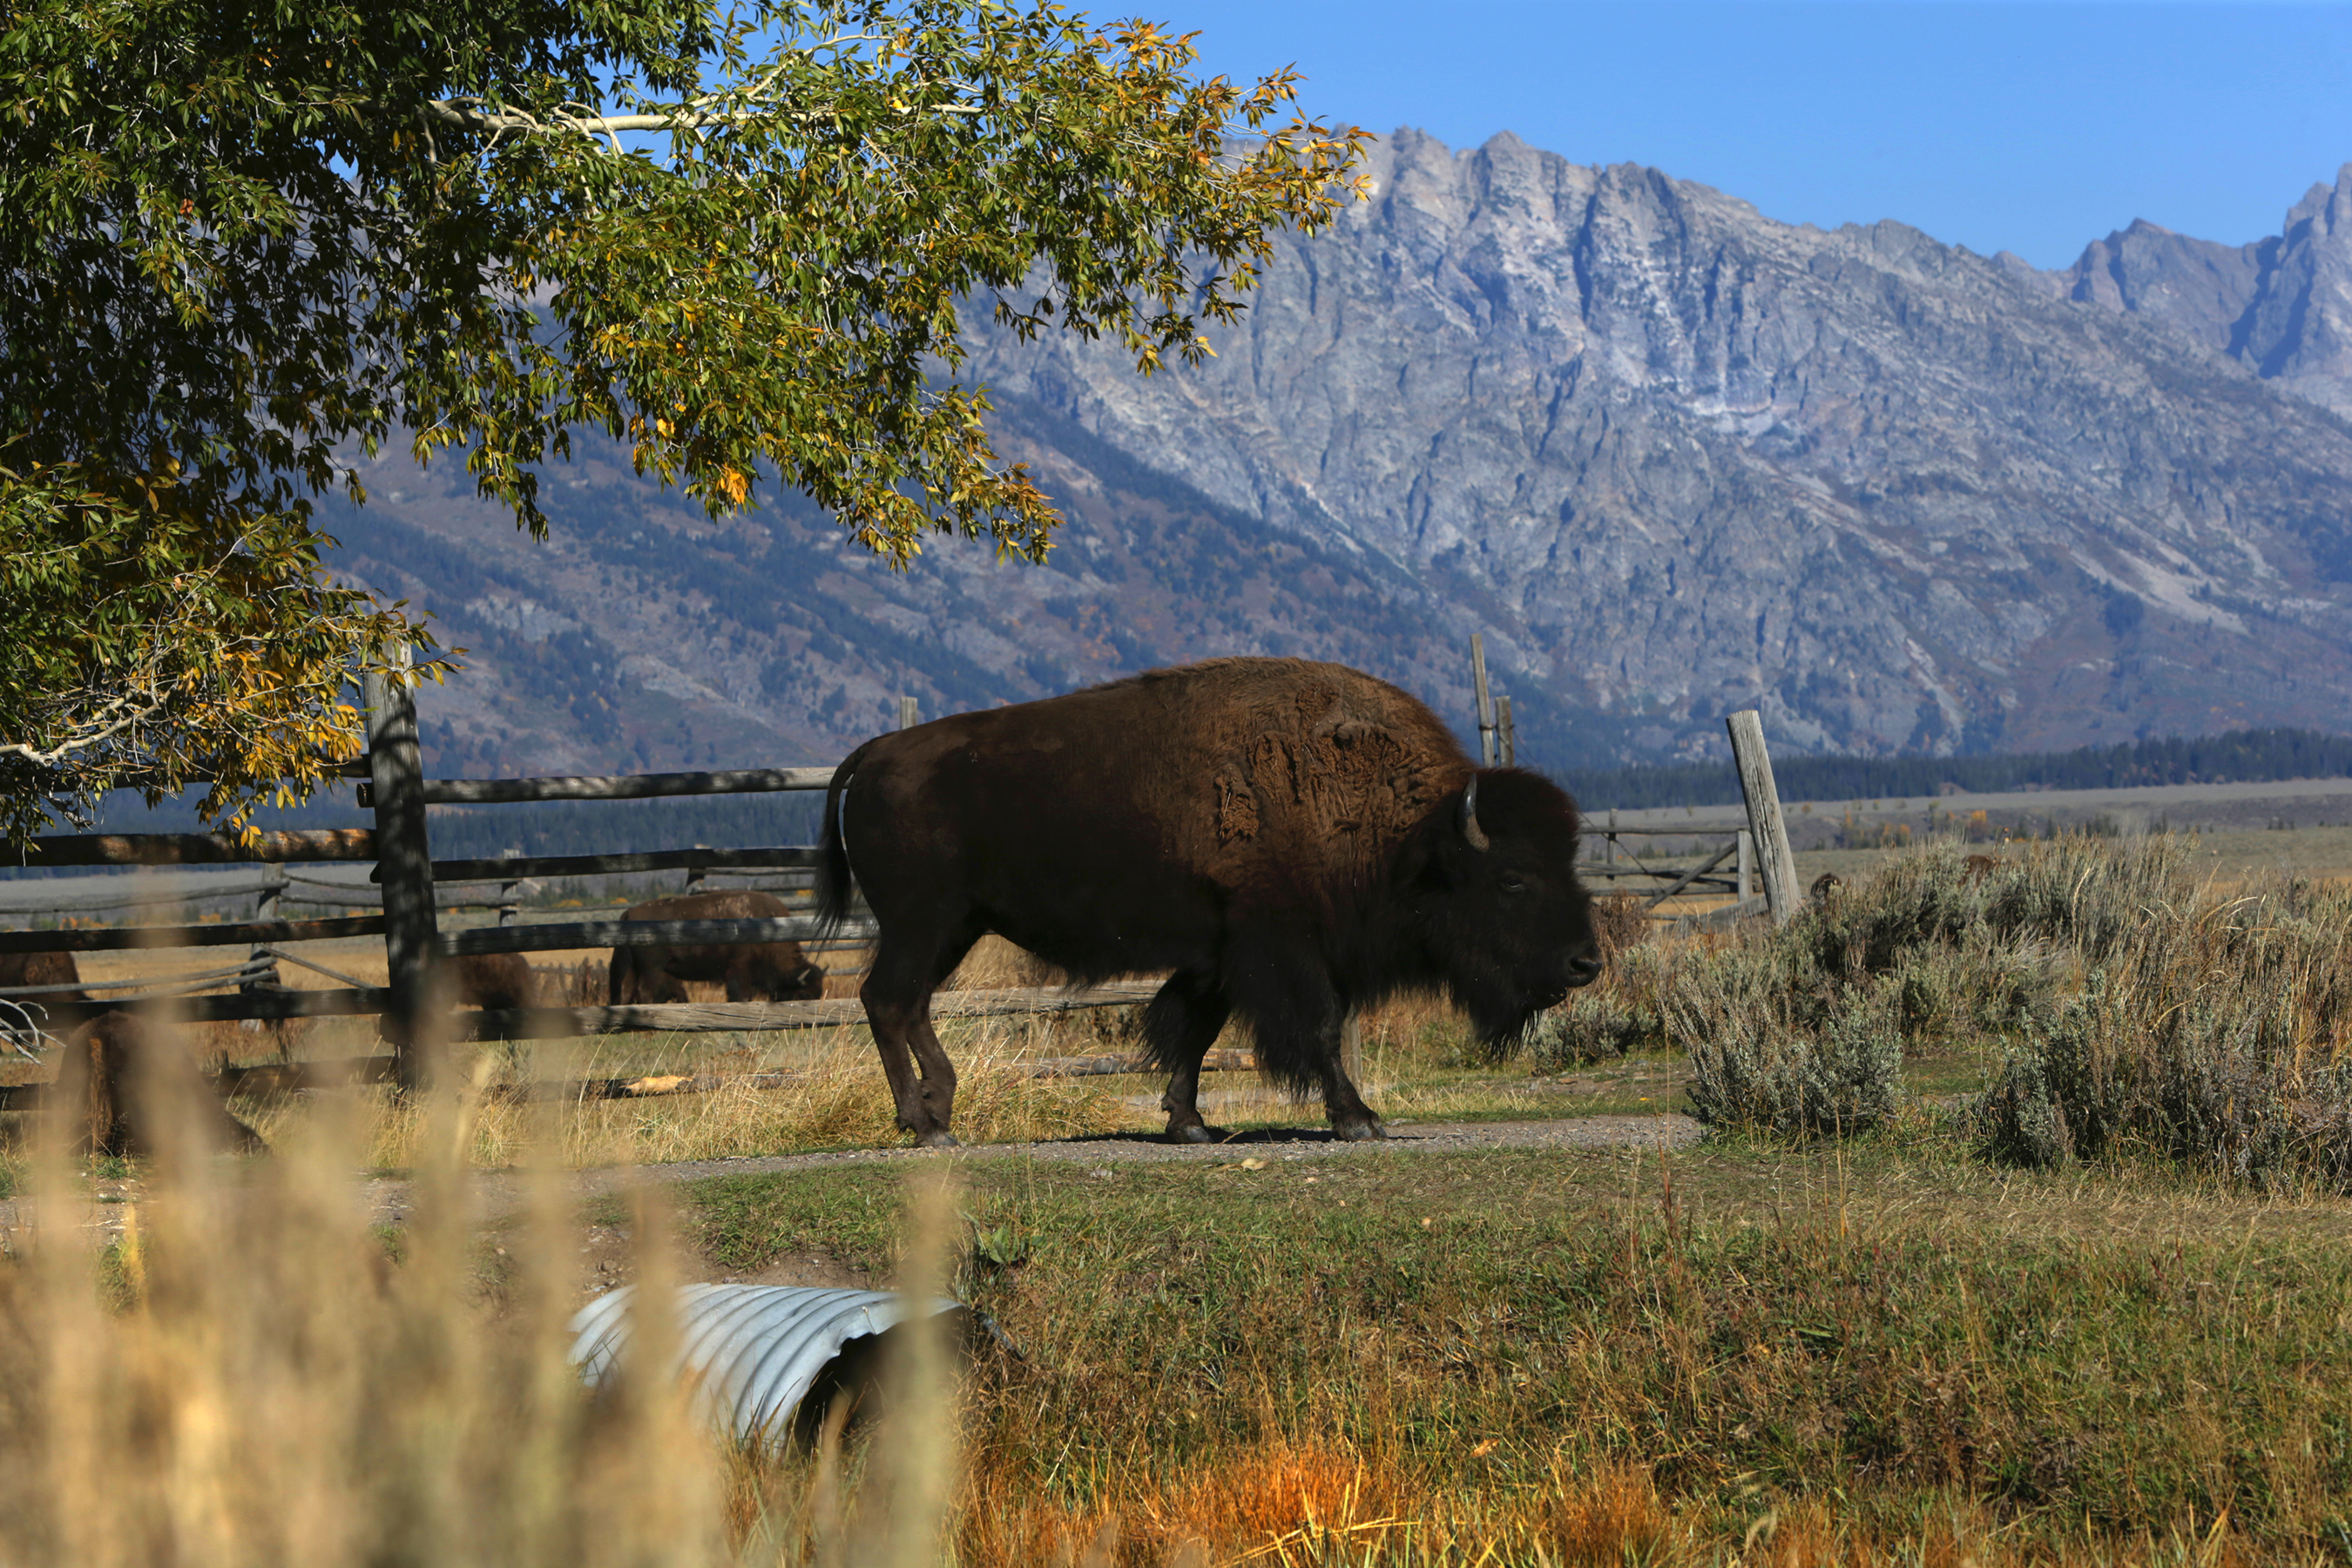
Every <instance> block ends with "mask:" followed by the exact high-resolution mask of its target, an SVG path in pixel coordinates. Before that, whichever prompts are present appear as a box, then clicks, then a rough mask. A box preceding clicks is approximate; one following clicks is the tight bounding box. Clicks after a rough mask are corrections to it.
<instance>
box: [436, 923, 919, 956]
mask: <svg viewBox="0 0 2352 1568" xmlns="http://www.w3.org/2000/svg"><path fill="white" fill-rule="evenodd" d="M873 931H874V928H873V927H871V926H858V927H852V926H848V925H844V926H842V927H840V928H839V929H837V930H834V931H827V930H826V929H825V928H824V926H823V924H822V923H821V922H819V921H815V920H814V919H806V918H795V919H787V920H729V921H632V920H619V919H614V920H603V921H566V922H564V923H563V924H561V925H535V926H522V925H515V926H485V927H483V928H482V929H480V930H478V931H450V932H448V933H447V934H446V935H444V936H442V937H440V938H439V939H438V941H439V943H440V950H441V951H442V952H445V953H447V954H449V955H450V956H452V957H459V958H464V957H475V956H478V955H480V954H484V953H491V952H565V951H567V950H569V949H572V948H576V947H669V946H677V945H682V944H685V943H688V942H803V941H807V940H809V939H811V938H814V937H816V936H819V935H828V936H840V935H847V936H861V935H862V936H871V935H872V934H873Z"/></svg>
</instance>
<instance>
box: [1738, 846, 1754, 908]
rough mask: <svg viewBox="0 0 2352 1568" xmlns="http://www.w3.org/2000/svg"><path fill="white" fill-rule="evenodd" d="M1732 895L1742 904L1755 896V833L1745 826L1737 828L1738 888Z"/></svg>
mask: <svg viewBox="0 0 2352 1568" xmlns="http://www.w3.org/2000/svg"><path fill="white" fill-rule="evenodd" d="M1734 896H1735V897H1737V898H1738V900H1739V901H1740V902H1741V903H1743V904H1744V903H1746V902H1747V901H1748V900H1750V899H1752V898H1754V897H1755V896H1756V835H1754V834H1753V833H1750V832H1749V831H1748V829H1746V828H1745V827H1743V828H1741V829H1740V830H1739V889H1738V893H1737V894H1736V895H1734Z"/></svg>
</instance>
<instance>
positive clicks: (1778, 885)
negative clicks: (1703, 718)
mask: <svg viewBox="0 0 2352 1568" xmlns="http://www.w3.org/2000/svg"><path fill="white" fill-rule="evenodd" d="M1723 722H1724V727H1725V728H1726V729H1727V730H1729V731H1731V759H1732V761H1733V762H1734V763H1737V764H1738V768H1739V793H1740V795H1742V796H1744V797H1745V798H1746V800H1747V802H1748V832H1749V833H1751V834H1753V835H1754V836H1755V839H1756V851H1755V853H1756V858H1757V861H1758V865H1759V869H1761V870H1762V872H1763V873H1764V902H1765V905H1766V907H1767V908H1769V910H1771V911H1772V920H1773V923H1774V924H1776V925H1786V924H1788V923H1789V922H1790V921H1792V920H1795V919H1796V918H1797V910H1798V908H1799V907H1800V905H1801V903H1802V902H1803V894H1802V893H1801V892H1800V891H1799V889H1798V887H1797V859H1796V857H1795V856H1794V855H1793V854H1791V853H1790V849H1789V825H1788V823H1787V821H1785V820H1784V819H1783V818H1782V817H1781V816H1780V785H1779V784H1775V783H1774V782H1773V779H1772V758H1771V755H1770V753H1769V752H1766V751H1765V749H1764V720H1763V717H1762V715H1760V714H1759V713H1758V712H1757V711H1756V710H1754V709H1753V708H1747V709H1742V710H1740V711H1738V712H1737V713H1734V714H1733V715H1732V716H1731V717H1730V718H1728V719H1726V720H1725V721H1723Z"/></svg>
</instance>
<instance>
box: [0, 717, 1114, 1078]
mask: <svg viewBox="0 0 2352 1568" xmlns="http://www.w3.org/2000/svg"><path fill="white" fill-rule="evenodd" d="M364 700H365V702H366V706H367V713H368V755H367V759H366V763H365V768H364V772H365V775H366V776H365V782H364V783H362V784H361V786H360V792H359V794H360V804H361V805H362V807H364V808H367V809H370V810H372V811H373V813H374V816H375V826H374V827H373V828H372V829H335V830H329V831H312V832H285V833H264V834H260V835H257V837H254V838H253V839H252V840H251V841H249V842H244V841H240V840H238V839H236V838H235V837H230V836H228V835H226V834H218V833H177V834H79V835H60V836H56V837H47V838H40V839H36V840H35V841H34V842H33V844H32V846H31V847H30V849H29V851H28V853H27V854H26V861H25V863H26V865H28V866H39V867H82V866H89V867H97V866H145V867H190V866H226V865H240V864H241V865H261V866H265V867H270V868H275V869H273V870H269V871H265V872H264V873H262V874H260V875H257V876H255V877H253V878H250V879H240V880H236V881H232V882H229V883H226V884H213V885H210V886H208V887H206V888H205V889H192V888H190V887H188V886H181V887H173V888H148V889H142V888H138V887H133V888H130V889H120V890H118V889H56V890H50V889H44V891H43V892H42V893H41V894H39V895H31V896H37V897H40V898H42V899H45V900H47V901H46V902H45V903H44V904H42V905H41V906H40V910H41V912H68V911H79V910H90V911H96V910H125V909H131V910H135V909H138V908H141V907H146V908H158V907H162V906H165V905H170V904H173V903H183V904H184V902H186V901H187V900H188V899H189V898H190V897H191V896H194V897H199V898H201V897H205V896H210V897H214V898H227V897H242V896H251V897H253V898H254V899H255V900H257V902H256V907H255V918H254V919H252V920H249V921H223V922H217V923H208V924H193V925H191V924H174V925H161V924H159V925H138V926H129V927H108V928H83V929H71V930H60V931H7V932H0V953H25V952H99V951H109V950H118V951H119V950H126V949H148V948H184V947H229V946H237V947H245V948H247V949H248V956H247V960H246V961H245V962H244V963H241V964H238V965H236V966H234V967H225V968H221V969H218V970H207V971H203V972H200V973H197V974H193V975H184V976H175V977H169V978H166V979H163V980H160V981H150V982H137V981H134V982H100V983H95V984H80V985H78V986H73V987H55V988H43V987H14V988H10V989H8V990H5V991H0V1004H5V1003H6V1002H7V1001H8V1000H9V999H11V998H16V997H22V998H24V999H25V1000H26V1001H32V1002H37V1000H38V997H39V995H40V994H50V993H52V992H53V991H55V990H64V989H74V990H79V991H81V992H82V993H84V994H89V995H90V996H91V1005H93V1006H94V1007H96V1008H100V1009H105V1008H113V1007H123V1006H132V1005H139V1004H141V1003H147V1002H152V1001H153V1000H155V999H156V998H158V997H162V996H176V998H177V999H176V1000H175V1002H174V1005H173V1010H174V1012H175V1014H176V1015H177V1016H180V1017H182V1018H184V1019H187V1020H189V1021H191V1022H200V1023H201V1022H226V1021H232V1020H275V1019H287V1018H304V1017H331V1016H376V1017H378V1018H379V1019H380V1020H381V1031H382V1033H383V1037H385V1039H386V1040H388V1041H389V1042H390V1043H391V1046H392V1048H393V1057H392V1063H391V1076H392V1078H393V1079H394V1080H395V1081H398V1082H400V1083H402V1084H404V1085H414V1084H415V1082H416V1081H417V1079H418V1077H419V1075H420V1073H421V1071H422V1061H421V1053H420V1051H419V1049H418V1042H419V1041H420V1040H422V1039H423V1038H425V1029H426V1027H427V1026H428V1019H427V1016H426V1014H427V1010H428V1008H429V1007H430V1006H431V1005H432V1002H433V997H434V988H433V970H434V967H435V965H436V961H437V960H439V959H441V958H445V957H455V956H464V955H467V954H479V953H504V952H524V953H529V952H562V951H568V950H576V949H579V948H586V947H595V948H609V947H620V946H642V945H652V944H657V943H667V942H719V943H735V942H779V941H784V940H792V941H796V942H815V941H816V939H817V938H818V933H819V930H820V928H819V926H818V923H817V922H816V921H814V919H813V918H810V917H806V916H795V917H793V918H788V919H781V920H725V921H622V920H620V919H617V918H607V919H591V920H582V921H564V922H560V923H551V924H536V925H527V924H523V923H520V920H519V918H518V917H519V914H520V901H519V900H520V889H521V888H522V885H523V884H524V883H526V882H528V881H531V880H536V879H548V878H556V877H582V876H614V875H626V874H631V873H643V872H651V871H661V870H677V869H682V870H684V871H686V872H687V874H688V878H687V880H688V887H689V889H692V888H695V887H696V886H698V885H700V884H703V883H704V882H705V880H706V879H707V878H708V877H709V875H710V874H711V873H714V872H717V873H721V874H730V875H731V874H742V873H781V874H782V875H784V876H785V877H786V878H787V879H788V890H792V891H798V892H800V893H801V894H802V896H803V897H805V890H806V888H807V885H808V883H809V882H810V881H812V880H813V877H814V870H815V868H816V866H817V863H818V859H817V858H818V854H819V852H818V851H817V850H815V849H814V848H810V847H805V846H779V847H765V848H760V847H752V848H705V847H693V848H683V849H664V850H651V851H638V852H631V853H625V854H614V855H563V856H505V857H500V858H495V859H452V860H435V859H434V858H433V857H432V850H431V843H430V838H429V835H428V831H427V826H426V818H425V807H426V806H428V805H500V804H507V803H521V802H537V801H549V800H646V799H656V798H664V797H675V796H684V795H728V794H749V793H760V792H769V791H781V790H811V789H823V788H824V787H825V786H826V785H827V784H830V783H831V782H832V780H833V774H834V769H833V768H832V767H829V766H828V767H804V768H761V769H740V770H733V771H724V772H711V773H638V774H628V775H622V776H617V777H599V778H584V777H583V778H530V779H427V778H425V776H424V772H423V767H422V759H421V756H420V753H419V750H418V747H417V742H416V711H415V701H414V698H413V696H412V694H411V691H410V689H409V688H408V686H407V684H406V683H405V682H404V681H402V680H399V679H385V678H380V677H372V678H371V679H369V681H368V683H367V688H366V691H365V699H364ZM359 771H360V770H358V769H356V768H355V769H354V770H353V772H354V773H357V772H359ZM364 861H373V862H374V870H373V874H372V876H371V879H370V880H371V883H372V884H373V885H372V886H371V887H367V888H361V887H358V886H356V885H353V884H349V883H336V882H332V881H330V880H326V879H319V878H315V877H310V878H306V877H303V876H301V875H300V874H299V872H294V871H289V870H286V869H284V868H285V867H287V866H289V865H301V864H309V863H319V862H364ZM491 885H495V886H496V887H497V889H498V892H497V894H496V895H495V896H494V897H493V896H487V895H483V894H473V895H462V894H461V895H460V896H457V897H451V896H449V893H450V891H451V889H459V888H465V887H467V886H471V887H475V888H486V887H488V886H491ZM26 897H27V895H19V897H18V898H16V899H10V900H5V902H0V912H6V911H7V908H8V906H10V905H14V906H15V908H16V910H17V911H18V912H29V911H30V910H31V909H32V908H33V906H32V905H31V904H29V903H28V902H26V901H25V900H26ZM284 903H310V904H320V905H324V906H327V907H335V906H337V905H341V906H343V907H350V906H352V905H363V906H367V907H371V908H373V910H375V912H373V913H369V914H362V915H354V916H332V917H326V918H318V919H307V920H289V919H284V918H280V917H279V916H278V907H279V906H280V905H281V904H284ZM454 909H496V910H499V924H498V925H497V926H494V927H487V928H482V929H478V930H472V931H447V932H444V931H441V930H440V929H439V923H438V915H439V912H440V911H441V910H454ZM873 931H874V928H873V926H872V924H871V922H870V921H856V920H853V921H850V922H849V923H848V924H846V925H845V926H844V927H842V928H840V929H839V930H838V931H833V932H828V933H826V934H827V936H828V937H829V938H830V939H831V940H827V941H824V942H817V945H822V946H827V947H846V946H862V945H865V944H866V942H867V941H868V940H869V939H870V938H871V936H872V935H873ZM355 936H380V937H382V938H383V943H384V962H385V972H386V976H387V978H386V983H385V984H383V985H369V984H362V983H360V982H357V981H355V980H353V979H352V977H351V976H349V975H346V974H340V973H336V972H335V971H334V970H332V969H331V968H328V967H326V966H324V965H322V964H320V963H317V962H316V961H314V960H311V959H308V958H305V957H302V956H300V955H299V954H296V953H293V952H289V951H287V944H289V943H295V942H312V941H320V940H326V939H333V938H348V937H355ZM278 963H293V964H296V965H298V966H300V967H304V968H308V969H310V970H313V971H315V972H317V973H320V974H322V975H324V976H326V977H327V978H330V979H333V980H337V981H340V982H342V983H343V984H344V988H343V989H339V990H316V991H298V990H292V989H289V988H287V987H285V986H283V985H282V984H278V971H277V969H276V965H277V964H278ZM226 984H236V985H237V986H238V988H239V989H238V990H237V992H236V994H209V995H196V994H188V993H190V992H192V991H197V990H215V991H216V990H217V989H218V988H219V987H221V986H223V985H226ZM133 990H135V991H138V992H139V993H140V994H138V995H136V996H132V997H126V998H116V997H114V996H112V995H110V994H109V993H112V992H128V991H133ZM1143 999H1144V997H1143V994H1141V993H1139V990H1138V988H1137V987H1134V986H1115V987H1114V986H1106V987H1098V988H1096V989H1094V990H1091V991H1076V992H1073V991H1066V990H1052V991H1045V990H1035V989H1028V990H1020V991H1010V992H999V993H987V992H980V993H950V994H945V995H942V996H941V997H940V999H939V1002H938V1004H937V1005H935V1007H934V1012H935V1014H936V1015H937V1016H992V1015H1001V1014H1025V1013H1059V1012H1068V1011H1073V1010H1076V1009H1081V1008H1087V1007H1105V1006H1123V1005H1133V1004H1135V1003H1136V1002H1139V1001H1140V1000H1143ZM861 1017H862V1014H861V1013H860V1012H859V1011H858V1004H856V1003H855V1002H848V1001H821V1002H778V1003H764V1004H752V1003H740V1004H726V1005H719V1004H694V1003H684V1004H656V1005H640V1006H632V1007H556V1008H535V1009H530V1010H528V1011H499V1010H474V1011H460V1012H458V1013H457V1014H455V1015H454V1016H451V1017H449V1018H448V1019H446V1022H445V1023H443V1024H442V1025H441V1026H439V1027H437V1028H436V1031H435V1032H436V1034H438V1035H440V1036H441V1037H453V1038H457V1039H469V1038H471V1039H489V1038H514V1037H554V1036H569V1035H583V1034H604V1033H622V1032H635V1031H640V1030H664V1031H678V1030H726V1031H752V1030H777V1029H801V1028H824V1027H832V1026H839V1025H841V1024H845V1023H852V1022H856V1021H859V1019H860V1018H861Z"/></svg>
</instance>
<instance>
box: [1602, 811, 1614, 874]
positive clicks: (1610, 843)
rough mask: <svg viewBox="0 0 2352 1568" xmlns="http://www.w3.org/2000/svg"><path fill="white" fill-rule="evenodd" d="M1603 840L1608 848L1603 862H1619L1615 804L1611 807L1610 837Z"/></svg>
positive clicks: (1607, 863) (1610, 863)
mask: <svg viewBox="0 0 2352 1568" xmlns="http://www.w3.org/2000/svg"><path fill="white" fill-rule="evenodd" d="M1602 842H1603V843H1605V844H1606V845H1607V846H1608V848H1607V850H1606V851H1605V852H1604V853H1603V854H1602V855H1601V862H1602V863H1603V864H1604V865H1610V866H1614V865H1615V864H1617V808H1616V807H1615V806H1613V805H1612V806H1611V807H1610V808H1609V837H1607V838H1606V839H1604V840H1602Z"/></svg>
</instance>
